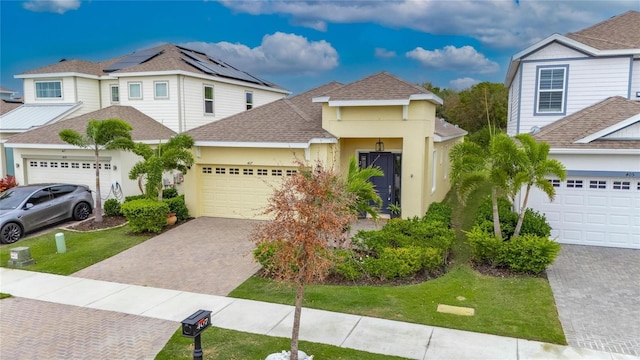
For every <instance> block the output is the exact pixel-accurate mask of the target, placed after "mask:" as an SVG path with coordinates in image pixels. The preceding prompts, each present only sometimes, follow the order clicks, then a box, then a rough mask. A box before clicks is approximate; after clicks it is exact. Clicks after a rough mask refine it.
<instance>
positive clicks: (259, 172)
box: [258, 169, 269, 176]
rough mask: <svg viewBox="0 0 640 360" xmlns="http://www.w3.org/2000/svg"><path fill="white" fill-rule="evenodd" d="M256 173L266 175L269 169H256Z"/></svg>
mask: <svg viewBox="0 0 640 360" xmlns="http://www.w3.org/2000/svg"><path fill="white" fill-rule="evenodd" d="M258 175H260V176H267V175H269V170H267V169H258Z"/></svg>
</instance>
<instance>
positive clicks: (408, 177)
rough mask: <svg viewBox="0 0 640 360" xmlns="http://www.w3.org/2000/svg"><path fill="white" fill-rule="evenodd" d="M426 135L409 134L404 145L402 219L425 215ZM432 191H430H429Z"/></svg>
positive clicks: (404, 140)
mask: <svg viewBox="0 0 640 360" xmlns="http://www.w3.org/2000/svg"><path fill="white" fill-rule="evenodd" d="M425 140H426V139H425V137H424V133H421V132H416V133H413V134H408V135H406V136H405V138H404V139H403V143H402V185H401V186H402V195H401V197H402V200H401V208H402V217H403V218H407V217H413V216H422V215H424V212H425V210H424V209H423V199H424V194H425V191H427V188H426V181H425V173H427V171H426V169H425V166H426V165H427V164H428V161H426V159H425V150H426V148H425V147H426V146H425V143H426V141H425ZM429 190H430V189H429Z"/></svg>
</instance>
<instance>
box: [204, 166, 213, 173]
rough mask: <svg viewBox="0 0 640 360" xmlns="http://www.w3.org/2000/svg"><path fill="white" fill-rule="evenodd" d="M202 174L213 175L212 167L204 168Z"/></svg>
mask: <svg viewBox="0 0 640 360" xmlns="http://www.w3.org/2000/svg"><path fill="white" fill-rule="evenodd" d="M202 173H203V174H211V168H210V167H203V168H202Z"/></svg>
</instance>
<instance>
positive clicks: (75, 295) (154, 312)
mask: <svg viewBox="0 0 640 360" xmlns="http://www.w3.org/2000/svg"><path fill="white" fill-rule="evenodd" d="M0 278H1V279H2V281H1V282H0V292H3V293H10V294H13V295H14V296H16V297H20V298H26V299H33V300H25V299H5V300H2V301H0V333H1V334H2V347H1V348H0V358H2V359H5V358H6V359H15V358H25V357H27V358H37V357H38V356H35V355H34V354H35V351H36V350H35V347H38V348H40V347H46V348H47V349H49V352H48V353H47V354H48V356H44V357H45V358H60V359H63V358H69V357H73V358H121V359H124V358H143V359H151V358H153V357H154V356H155V355H156V354H157V352H158V351H159V349H157V348H153V347H152V346H149V345H148V341H147V342H146V343H143V344H142V345H141V347H144V348H145V349H148V350H147V351H148V352H147V353H145V354H143V355H140V351H134V350H133V348H136V347H137V341H139V340H138V339H139V338H140V337H144V334H149V335H151V336H153V335H157V338H155V339H153V340H152V341H151V343H153V344H157V343H159V342H162V341H166V340H167V332H166V329H165V327H168V328H171V324H173V329H175V330H177V329H178V326H179V321H180V320H182V319H184V318H186V317H187V316H189V315H190V314H192V313H193V312H195V311H196V310H198V309H205V310H211V311H212V317H211V322H212V325H213V326H216V327H220V328H225V329H232V330H238V331H245V332H250V333H256V334H263V335H268V336H279V337H289V336H290V334H291V325H292V322H293V321H292V317H293V307H291V306H287V305H280V304H272V303H265V302H259V301H250V300H242V299H233V298H227V297H223V296H216V295H204V294H196V293H190V292H185V291H178V290H168V289H159V288H151V287H145V286H137V285H128V284H120V283H113V282H104V281H99V280H90V279H83V278H78V277H73V276H60V275H51V274H45V273H36V272H30V271H24V270H15V269H5V268H0ZM15 302H22V303H23V304H25V303H26V304H27V306H26V307H18V308H16V311H12V309H14V308H12V306H13V304H14V303H15ZM45 302H47V303H45ZM33 304H35V305H33ZM42 304H50V305H51V306H64V308H66V309H69V311H70V312H73V313H74V314H77V315H74V316H82V317H81V318H78V319H76V320H77V323H76V324H77V325H76V326H69V325H73V322H71V323H68V322H65V319H64V318H51V319H49V320H48V322H52V323H54V324H56V325H61V326H63V325H65V324H66V325H67V326H64V327H58V326H56V327H55V328H57V329H58V331H59V336H58V337H55V338H52V337H51V336H47V337H46V338H40V337H39V332H40V331H41V329H40V326H38V321H41V319H39V318H38V317H37V316H38V315H42V316H45V317H46V316H48V315H47V314H42V312H40V313H37V312H36V313H33V314H32V313H31V312H30V310H31V308H32V307H33V306H36V307H37V306H42ZM57 304H64V305H57ZM79 309H81V310H79ZM18 312H19V314H20V315H19V316H18V315H16V313H18ZM105 313H106V315H105ZM122 314H128V315H122ZM54 315H56V314H54ZM94 316H100V317H103V319H102V320H96V319H95V318H94ZM115 317H120V318H121V319H116V321H117V323H119V324H125V323H126V324H128V327H127V328H125V329H123V331H122V332H120V331H117V332H115V333H114V332H107V333H106V334H104V335H102V334H101V333H99V332H92V328H93V327H99V326H107V325H108V324H106V323H107V322H108V321H111V319H112V318H115ZM145 319H147V320H145ZM58 321H60V323H58ZM155 322H157V323H155ZM84 324H86V325H87V326H86V327H85V326H84ZM156 326H158V327H156ZM131 330H133V332H132V331H131ZM136 330H137V331H138V333H139V334H137V335H136V334H135V332H136ZM70 334H71V336H69V335H70ZM29 336H31V337H32V339H35V340H34V341H32V342H28V341H26V340H25V339H26V338H27V337H29ZM100 336H101V337H100ZM38 339H40V341H38ZM98 339H99V340H98ZM300 339H301V340H306V341H312V342H317V343H324V344H330V345H335V346H340V347H345V348H352V349H357V350H363V351H368V352H373V353H380V354H386V355H395V356H401V357H404V358H408V359H422V360H424V359H428V360H435V359H447V360H448V359H479V360H480V359H482V360H484V359H505V360H522V359H603V360H605V359H606V360H627V359H628V360H631V359H637V357H635V356H631V355H621V354H615V353H608V352H599V351H594V350H587V349H578V348H573V347H568V346H559V345H553V344H546V343H541V342H536V341H528V340H521V339H515V338H507V337H502V336H495V335H487V334H480V333H473V332H467V331H460V330H452V329H444V328H438V327H433V326H427V325H418V324H411V323H404V322H398V321H392V320H384V319H377V318H370V317H365V316H356V315H349V314H340V313H334V312H328V311H322V310H313V309H304V310H303V312H302V323H301V329H300ZM45 342H47V343H45ZM24 346H29V347H24ZM118 349H120V350H118ZM118 351H119V352H118ZM129 351H130V352H129ZM30 352H31V353H30ZM39 354H41V353H39ZM113 354H115V355H113ZM204 355H205V357H206V356H207V354H206V353H205V354H204ZM265 355H266V354H265Z"/></svg>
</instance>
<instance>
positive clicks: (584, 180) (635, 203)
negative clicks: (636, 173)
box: [529, 177, 640, 249]
mask: <svg viewBox="0 0 640 360" xmlns="http://www.w3.org/2000/svg"><path fill="white" fill-rule="evenodd" d="M552 182H553V185H554V187H556V198H555V199H554V201H553V202H552V203H550V202H549V199H548V198H547V197H546V195H544V194H543V193H542V192H541V191H539V190H535V191H534V190H532V194H531V199H530V201H529V205H530V207H531V208H533V209H535V210H538V211H540V212H543V213H544V214H545V215H546V217H547V221H548V222H549V224H550V225H551V227H552V228H553V230H552V232H551V235H552V237H554V238H557V241H558V242H561V243H565V244H579V245H596V246H609V247H623V248H632V249H640V180H638V179H633V178H606V177H603V178H593V177H570V178H568V179H567V181H564V182H561V181H559V180H553V181H552Z"/></svg>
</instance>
